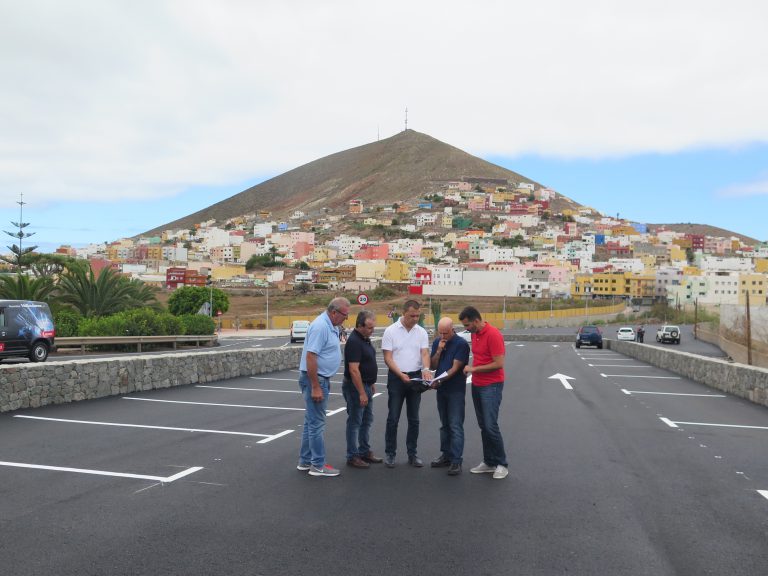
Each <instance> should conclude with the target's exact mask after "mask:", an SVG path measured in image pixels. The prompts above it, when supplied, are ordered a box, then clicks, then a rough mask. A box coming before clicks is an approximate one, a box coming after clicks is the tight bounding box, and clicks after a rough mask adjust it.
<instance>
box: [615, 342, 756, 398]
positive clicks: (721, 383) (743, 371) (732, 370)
mask: <svg viewBox="0 0 768 576" xmlns="http://www.w3.org/2000/svg"><path fill="white" fill-rule="evenodd" d="M603 343H604V345H605V347H606V348H607V349H609V350H615V351H616V352H619V353H620V354H624V355H626V356H630V357H632V358H637V359H638V360H642V361H643V362H647V363H648V364H652V365H653V366H657V367H658V368H663V369H664V370H669V371H670V372H674V373H675V374H680V375H681V376H685V377H686V378H690V379H691V380H694V381H696V382H701V383H702V384H706V385H707V386H709V387H710V388H715V389H717V390H722V391H723V392H728V393H729V394H733V395H734V396H739V397H740V398H746V399H747V400H750V401H752V402H754V403H756V404H761V405H763V406H767V407H768V370H767V369H765V368H756V367H754V366H748V365H746V364H739V363H738V362H728V361H727V360H721V359H719V358H709V357H706V356H699V355H697V354H691V353H689V352H678V351H677V350H668V349H666V348H661V347H658V346H646V345H644V344H637V343H635V342H620V341H618V340H610V339H607V338H606V339H604V340H603Z"/></svg>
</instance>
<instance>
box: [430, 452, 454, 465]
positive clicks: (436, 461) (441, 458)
mask: <svg viewBox="0 0 768 576" xmlns="http://www.w3.org/2000/svg"><path fill="white" fill-rule="evenodd" d="M429 465H430V466H431V467H432V468H443V467H445V466H450V465H451V461H450V460H448V458H446V457H445V454H440V456H438V457H437V458H435V459H434V460H432V462H430V463H429Z"/></svg>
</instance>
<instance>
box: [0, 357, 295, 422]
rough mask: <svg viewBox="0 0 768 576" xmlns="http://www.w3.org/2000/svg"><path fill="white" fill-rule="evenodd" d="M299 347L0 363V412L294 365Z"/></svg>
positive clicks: (231, 376) (205, 380) (183, 384)
mask: <svg viewBox="0 0 768 576" xmlns="http://www.w3.org/2000/svg"><path fill="white" fill-rule="evenodd" d="M300 356H301V348H298V347H291V348H269V349H263V350H236V351H212V352H186V353H184V352H182V353H178V354H163V355H151V356H149V355H147V356H131V357H128V358H110V359H89V360H66V361H59V362H42V363H39V364H16V365H5V366H2V365H0V412H8V411H11V410H18V409H20V408H37V407H40V406H46V405H49V404H63V403H65V402H77V401H79V400H90V399H93V398H103V397H105V396H116V395H119V394H129V393H131V392H139V391H142V390H153V389H156V388H170V387H171V386H185V385H187V384H200V383H204V382H214V381H217V380H226V379H228V378H238V377H242V376H252V375H254V374H263V373H264V372H276V371H279V370H288V369H291V368H297V367H298V365H299V358H300Z"/></svg>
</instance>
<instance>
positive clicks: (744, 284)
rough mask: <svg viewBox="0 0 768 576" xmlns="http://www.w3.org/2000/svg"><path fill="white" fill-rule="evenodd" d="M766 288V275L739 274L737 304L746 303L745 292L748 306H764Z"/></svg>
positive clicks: (743, 304)
mask: <svg viewBox="0 0 768 576" xmlns="http://www.w3.org/2000/svg"><path fill="white" fill-rule="evenodd" d="M766 288H768V276H766V275H765V274H739V306H746V305H747V292H749V305H750V306H765V305H766V296H767V295H766Z"/></svg>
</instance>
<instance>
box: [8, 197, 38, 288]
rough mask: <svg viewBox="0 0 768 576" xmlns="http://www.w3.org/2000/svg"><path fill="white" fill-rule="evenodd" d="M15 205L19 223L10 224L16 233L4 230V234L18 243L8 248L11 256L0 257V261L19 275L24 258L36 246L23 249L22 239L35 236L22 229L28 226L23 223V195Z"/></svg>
mask: <svg viewBox="0 0 768 576" xmlns="http://www.w3.org/2000/svg"><path fill="white" fill-rule="evenodd" d="M16 204H18V205H19V221H18V222H11V224H13V225H14V226H15V227H16V228H17V231H16V232H8V231H7V230H4V232H5V233H6V234H8V236H11V237H12V238H18V239H19V243H18V244H13V245H12V246H8V249H9V250H10V251H11V256H3V255H0V260H2V261H3V262H7V263H8V264H11V265H15V266H16V271H17V272H19V273H20V272H21V269H22V267H23V266H24V264H25V263H26V262H27V261H28V260H29V259H28V258H26V256H27V255H29V254H30V253H31V252H34V250H35V248H37V246H28V247H26V248H24V247H23V241H24V238H29V237H30V236H33V235H34V234H35V233H34V232H24V228H26V227H27V226H29V222H24V204H26V202H24V194H23V193H22V194H21V195H20V198H19V201H18V202H16Z"/></svg>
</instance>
